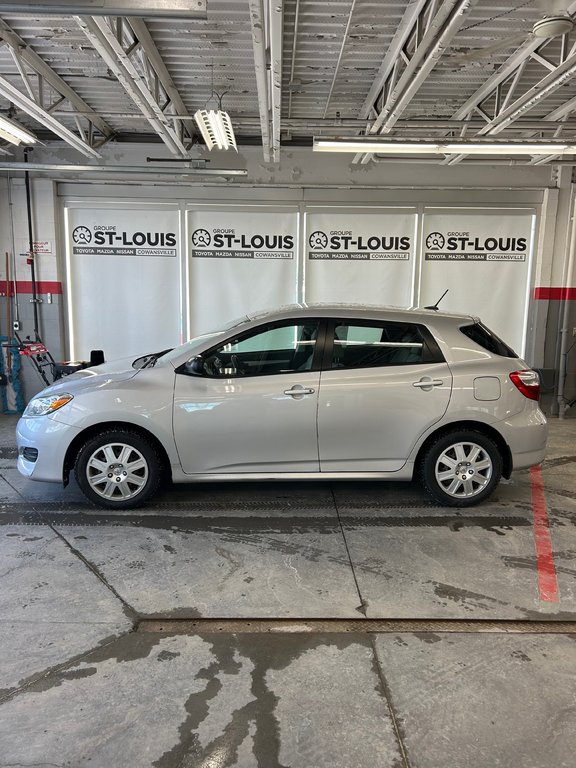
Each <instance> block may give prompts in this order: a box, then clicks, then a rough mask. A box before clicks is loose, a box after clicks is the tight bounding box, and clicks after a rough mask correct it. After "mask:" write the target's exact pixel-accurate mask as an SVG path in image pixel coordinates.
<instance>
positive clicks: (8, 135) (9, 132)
mask: <svg viewBox="0 0 576 768" xmlns="http://www.w3.org/2000/svg"><path fill="white" fill-rule="evenodd" d="M0 137H2V138H3V139H6V141H9V142H10V143H11V144H16V146H18V144H20V143H21V142H24V144H36V137H35V136H34V135H33V134H31V133H29V132H28V131H26V130H24V128H21V127H20V126H19V125H16V123H13V122H12V120H8V118H7V117H2V116H1V115H0Z"/></svg>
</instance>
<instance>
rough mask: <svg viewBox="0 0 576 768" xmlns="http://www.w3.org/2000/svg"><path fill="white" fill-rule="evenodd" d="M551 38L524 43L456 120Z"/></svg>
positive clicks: (574, 9) (572, 8) (575, 5)
mask: <svg viewBox="0 0 576 768" xmlns="http://www.w3.org/2000/svg"><path fill="white" fill-rule="evenodd" d="M566 12H567V13H568V14H574V13H576V2H573V3H571V4H570V5H569V6H568V8H567V11H566ZM549 42H550V39H545V40H542V38H534V39H533V40H531V41H528V42H526V43H524V44H523V45H521V46H520V48H518V50H517V51H515V53H513V54H512V56H510V58H509V59H508V60H507V61H506V63H505V64H503V65H502V66H501V67H500V69H499V70H498V71H497V72H495V73H494V74H493V75H492V76H491V77H489V78H488V80H486V82H485V83H483V85H482V86H481V87H480V88H478V90H477V91H476V92H475V93H474V94H472V96H470V98H469V99H467V100H466V101H465V102H464V104H463V105H462V106H461V107H460V109H459V110H458V111H457V112H455V113H454V115H453V118H454V119H455V120H463V119H465V118H466V116H467V115H468V114H469V113H470V112H472V110H473V109H474V107H476V106H478V105H479V104H481V103H482V102H483V101H485V100H486V99H487V98H488V97H489V96H490V95H491V94H492V93H493V92H494V91H495V90H496V88H497V87H498V86H499V85H501V84H502V83H504V82H506V80H508V79H509V78H510V77H512V75H514V73H515V72H516V70H517V69H518V67H520V66H521V65H522V64H525V61H526V60H527V59H529V58H531V56H532V54H533V53H535V52H537V51H538V50H539V49H541V48H544V47H545V46H546V45H547V44H548V43H549Z"/></svg>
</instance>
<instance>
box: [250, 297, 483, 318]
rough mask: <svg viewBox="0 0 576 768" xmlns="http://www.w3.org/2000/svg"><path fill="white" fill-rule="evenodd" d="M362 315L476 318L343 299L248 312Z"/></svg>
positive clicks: (279, 315) (275, 315) (261, 314)
mask: <svg viewBox="0 0 576 768" xmlns="http://www.w3.org/2000/svg"><path fill="white" fill-rule="evenodd" d="M294 316H302V317H345V318H349V317H362V316H363V317H365V318H367V319H368V318H372V319H378V320H391V321H400V322H402V321H404V322H405V321H406V320H408V319H410V321H411V322H421V323H428V322H430V321H431V320H435V321H438V320H443V319H446V320H448V321H452V322H456V323H461V322H467V323H469V322H470V321H471V320H472V321H474V322H476V321H477V320H478V318H476V317H474V316H472V315H461V314H454V313H450V312H440V311H438V310H433V309H423V308H421V307H410V308H405V307H391V306H378V305H369V304H346V303H341V304H340V303H330V304H329V303H305V302H302V303H299V304H287V305H284V306H281V307H278V308H276V309H273V310H266V311H262V312H257V313H253V314H251V315H249V320H251V321H255V320H258V321H262V320H265V319H267V318H269V319H270V320H275V319H278V320H282V319H284V318H287V317H294Z"/></svg>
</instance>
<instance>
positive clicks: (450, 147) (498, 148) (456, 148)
mask: <svg viewBox="0 0 576 768" xmlns="http://www.w3.org/2000/svg"><path fill="white" fill-rule="evenodd" d="M440 152H443V153H444V154H446V155H460V154H463V153H465V154H467V155H562V154H566V153H568V154H573V153H574V152H576V147H573V146H569V145H568V144H510V143H506V142H502V143H499V144H489V143H488V142H486V143H485V144H444V145H442V146H441V147H440Z"/></svg>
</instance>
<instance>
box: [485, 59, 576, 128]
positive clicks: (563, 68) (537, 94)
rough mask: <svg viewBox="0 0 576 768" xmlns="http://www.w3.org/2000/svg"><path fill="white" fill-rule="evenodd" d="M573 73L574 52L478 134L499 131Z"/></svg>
mask: <svg viewBox="0 0 576 768" xmlns="http://www.w3.org/2000/svg"><path fill="white" fill-rule="evenodd" d="M574 74H576V53H573V54H572V55H571V56H568V58H567V59H566V61H564V62H563V63H562V64H560V65H559V66H558V67H556V68H555V70H554V72H550V74H548V75H546V77H543V78H542V79H541V80H539V81H538V82H537V83H536V85H534V86H532V88H530V89H529V90H528V91H526V92H525V93H524V94H522V96H519V97H518V98H517V99H516V101H514V102H513V103H512V104H510V106H509V107H507V108H506V109H504V110H503V111H502V112H500V114H499V115H497V117H495V118H494V119H493V120H491V121H490V122H489V123H487V124H486V125H485V126H484V128H481V129H480V131H478V134H479V135H480V136H484V135H486V134H489V135H493V134H496V133H500V132H501V131H503V130H504V129H505V128H507V127H508V126H509V125H511V124H512V123H513V122H514V121H515V120H517V118H519V117H520V116H521V115H523V114H524V113H525V112H528V111H529V110H530V109H533V108H534V107H535V106H537V105H538V104H539V103H540V102H541V101H542V99H545V98H547V97H548V96H550V94H552V93H554V92H555V91H557V90H558V88H560V87H561V86H562V85H564V84H565V83H567V82H568V81H569V80H571V79H572V78H573V76H574Z"/></svg>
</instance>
